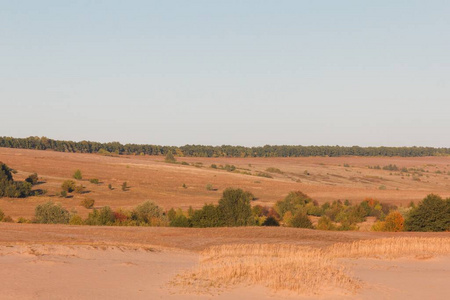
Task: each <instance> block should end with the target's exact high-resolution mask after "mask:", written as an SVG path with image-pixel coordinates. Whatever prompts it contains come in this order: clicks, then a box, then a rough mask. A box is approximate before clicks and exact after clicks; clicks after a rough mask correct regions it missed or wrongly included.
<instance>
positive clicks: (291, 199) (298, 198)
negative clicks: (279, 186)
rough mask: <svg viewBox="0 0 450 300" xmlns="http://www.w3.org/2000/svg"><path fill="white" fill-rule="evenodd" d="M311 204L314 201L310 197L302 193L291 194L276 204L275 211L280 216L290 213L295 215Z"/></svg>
mask: <svg viewBox="0 0 450 300" xmlns="http://www.w3.org/2000/svg"><path fill="white" fill-rule="evenodd" d="M310 202H312V199H311V198H310V197H309V196H308V195H306V194H304V193H302V192H300V191H297V192H290V193H289V194H288V195H287V196H286V197H285V198H284V199H283V200H280V201H278V202H277V203H276V204H275V210H276V211H277V213H278V214H279V215H280V216H284V214H285V213H286V212H288V211H290V212H291V213H292V214H293V215H295V214H296V213H297V212H298V211H299V210H301V209H302V208H303V207H304V206H305V205H306V204H308V203H310Z"/></svg>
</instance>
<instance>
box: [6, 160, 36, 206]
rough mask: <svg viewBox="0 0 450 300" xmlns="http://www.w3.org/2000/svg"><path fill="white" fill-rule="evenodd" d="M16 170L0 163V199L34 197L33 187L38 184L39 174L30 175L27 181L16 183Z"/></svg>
mask: <svg viewBox="0 0 450 300" xmlns="http://www.w3.org/2000/svg"><path fill="white" fill-rule="evenodd" d="M13 172H14V170H12V169H10V168H9V167H8V166H7V165H5V164H3V163H1V162H0V198H1V197H10V198H24V197H28V196H31V195H32V191H31V187H32V185H33V184H36V183H37V179H38V178H37V174H32V175H30V176H29V177H28V178H27V179H26V180H25V181H14V178H13Z"/></svg>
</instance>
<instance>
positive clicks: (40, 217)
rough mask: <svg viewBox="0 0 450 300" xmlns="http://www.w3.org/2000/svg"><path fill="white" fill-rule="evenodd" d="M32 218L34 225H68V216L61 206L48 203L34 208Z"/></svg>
mask: <svg viewBox="0 0 450 300" xmlns="http://www.w3.org/2000/svg"><path fill="white" fill-rule="evenodd" d="M34 217H35V220H36V223H44V224H67V223H69V218H70V214H69V212H68V211H67V209H65V208H63V207H62V206H61V204H55V203H53V202H51V201H49V202H47V203H44V204H40V205H38V206H36V209H35V211H34Z"/></svg>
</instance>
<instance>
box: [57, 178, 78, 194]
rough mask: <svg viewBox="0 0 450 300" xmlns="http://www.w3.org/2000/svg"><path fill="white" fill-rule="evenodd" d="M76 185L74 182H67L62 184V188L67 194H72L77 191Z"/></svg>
mask: <svg viewBox="0 0 450 300" xmlns="http://www.w3.org/2000/svg"><path fill="white" fill-rule="evenodd" d="M75 187H76V184H75V181H73V180H66V181H64V182H63V183H62V185H61V188H62V190H63V191H66V192H67V193H72V192H73V191H74V190H75Z"/></svg>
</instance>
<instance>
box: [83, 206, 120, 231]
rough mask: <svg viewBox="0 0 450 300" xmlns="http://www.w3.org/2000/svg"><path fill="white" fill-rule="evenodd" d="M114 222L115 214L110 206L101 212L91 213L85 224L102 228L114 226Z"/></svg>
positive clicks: (94, 211)
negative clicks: (103, 226)
mask: <svg viewBox="0 0 450 300" xmlns="http://www.w3.org/2000/svg"><path fill="white" fill-rule="evenodd" d="M114 221H115V218H114V212H113V211H112V209H111V208H110V207H109V206H104V207H102V208H101V209H100V210H98V209H94V210H93V211H92V212H91V213H89V215H88V218H87V219H86V222H85V223H86V224H87V225H96V226H102V225H113V224H114Z"/></svg>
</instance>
